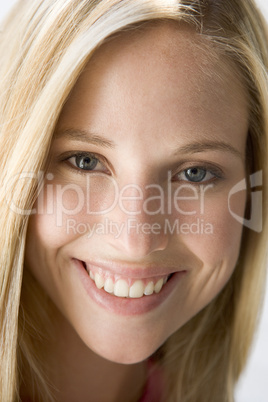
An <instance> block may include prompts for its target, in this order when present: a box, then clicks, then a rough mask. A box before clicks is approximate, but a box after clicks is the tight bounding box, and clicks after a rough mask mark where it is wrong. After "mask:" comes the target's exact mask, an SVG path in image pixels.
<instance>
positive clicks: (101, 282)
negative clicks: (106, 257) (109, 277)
mask: <svg viewBox="0 0 268 402" xmlns="http://www.w3.org/2000/svg"><path fill="white" fill-rule="evenodd" d="M90 277H91V276H90ZM95 284H96V286H97V288H98V289H101V288H103V286H104V278H103V277H102V276H101V275H100V274H99V273H96V275H95Z"/></svg>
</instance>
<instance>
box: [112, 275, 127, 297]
mask: <svg viewBox="0 0 268 402" xmlns="http://www.w3.org/2000/svg"><path fill="white" fill-rule="evenodd" d="M114 295H115V296H118V297H128V284H127V282H126V281H124V280H123V279H119V280H118V281H117V282H116V283H115V285H114Z"/></svg>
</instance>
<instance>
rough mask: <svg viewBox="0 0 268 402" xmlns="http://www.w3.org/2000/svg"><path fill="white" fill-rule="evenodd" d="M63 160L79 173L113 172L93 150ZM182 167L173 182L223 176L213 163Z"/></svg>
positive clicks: (106, 162)
mask: <svg viewBox="0 0 268 402" xmlns="http://www.w3.org/2000/svg"><path fill="white" fill-rule="evenodd" d="M63 161H64V162H66V163H68V165H69V168H71V169H74V170H76V171H77V172H79V173H83V174H90V173H96V172H101V173H106V174H109V175H110V174H111V169H110V168H109V163H108V161H107V160H106V159H105V158H104V157H102V156H100V155H98V154H95V153H91V152H75V153H71V154H70V153H69V155H65V158H63ZM191 165H192V166H189V167H187V168H186V169H182V170H180V171H179V172H177V173H175V174H173V175H172V182H188V183H191V184H196V185H198V184H204V183H208V182H212V181H215V180H217V179H222V178H223V173H222V171H221V169H219V168H218V167H216V166H213V165H212V164H204V165H193V163H191Z"/></svg>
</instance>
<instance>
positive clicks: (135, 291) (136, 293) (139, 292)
mask: <svg viewBox="0 0 268 402" xmlns="http://www.w3.org/2000/svg"><path fill="white" fill-rule="evenodd" d="M143 292H144V284H143V282H142V281H136V282H134V283H133V285H132V286H131V288H130V289H129V297H132V298H138V297H142V296H143Z"/></svg>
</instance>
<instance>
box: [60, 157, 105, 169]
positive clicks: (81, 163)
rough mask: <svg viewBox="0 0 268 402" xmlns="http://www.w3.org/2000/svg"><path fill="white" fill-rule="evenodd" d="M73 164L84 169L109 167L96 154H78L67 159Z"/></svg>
mask: <svg viewBox="0 0 268 402" xmlns="http://www.w3.org/2000/svg"><path fill="white" fill-rule="evenodd" d="M67 160H68V161H69V162H70V163H71V164H72V165H73V166H75V167H76V168H78V169H80V170H84V171H98V172H99V171H101V172H104V171H106V170H107V169H106V168H105V166H104V165H103V164H102V163H101V162H100V160H99V159H98V158H97V157H96V155H94V154H90V153H85V154H76V155H73V156H72V157H70V158H68V159H67Z"/></svg>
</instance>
